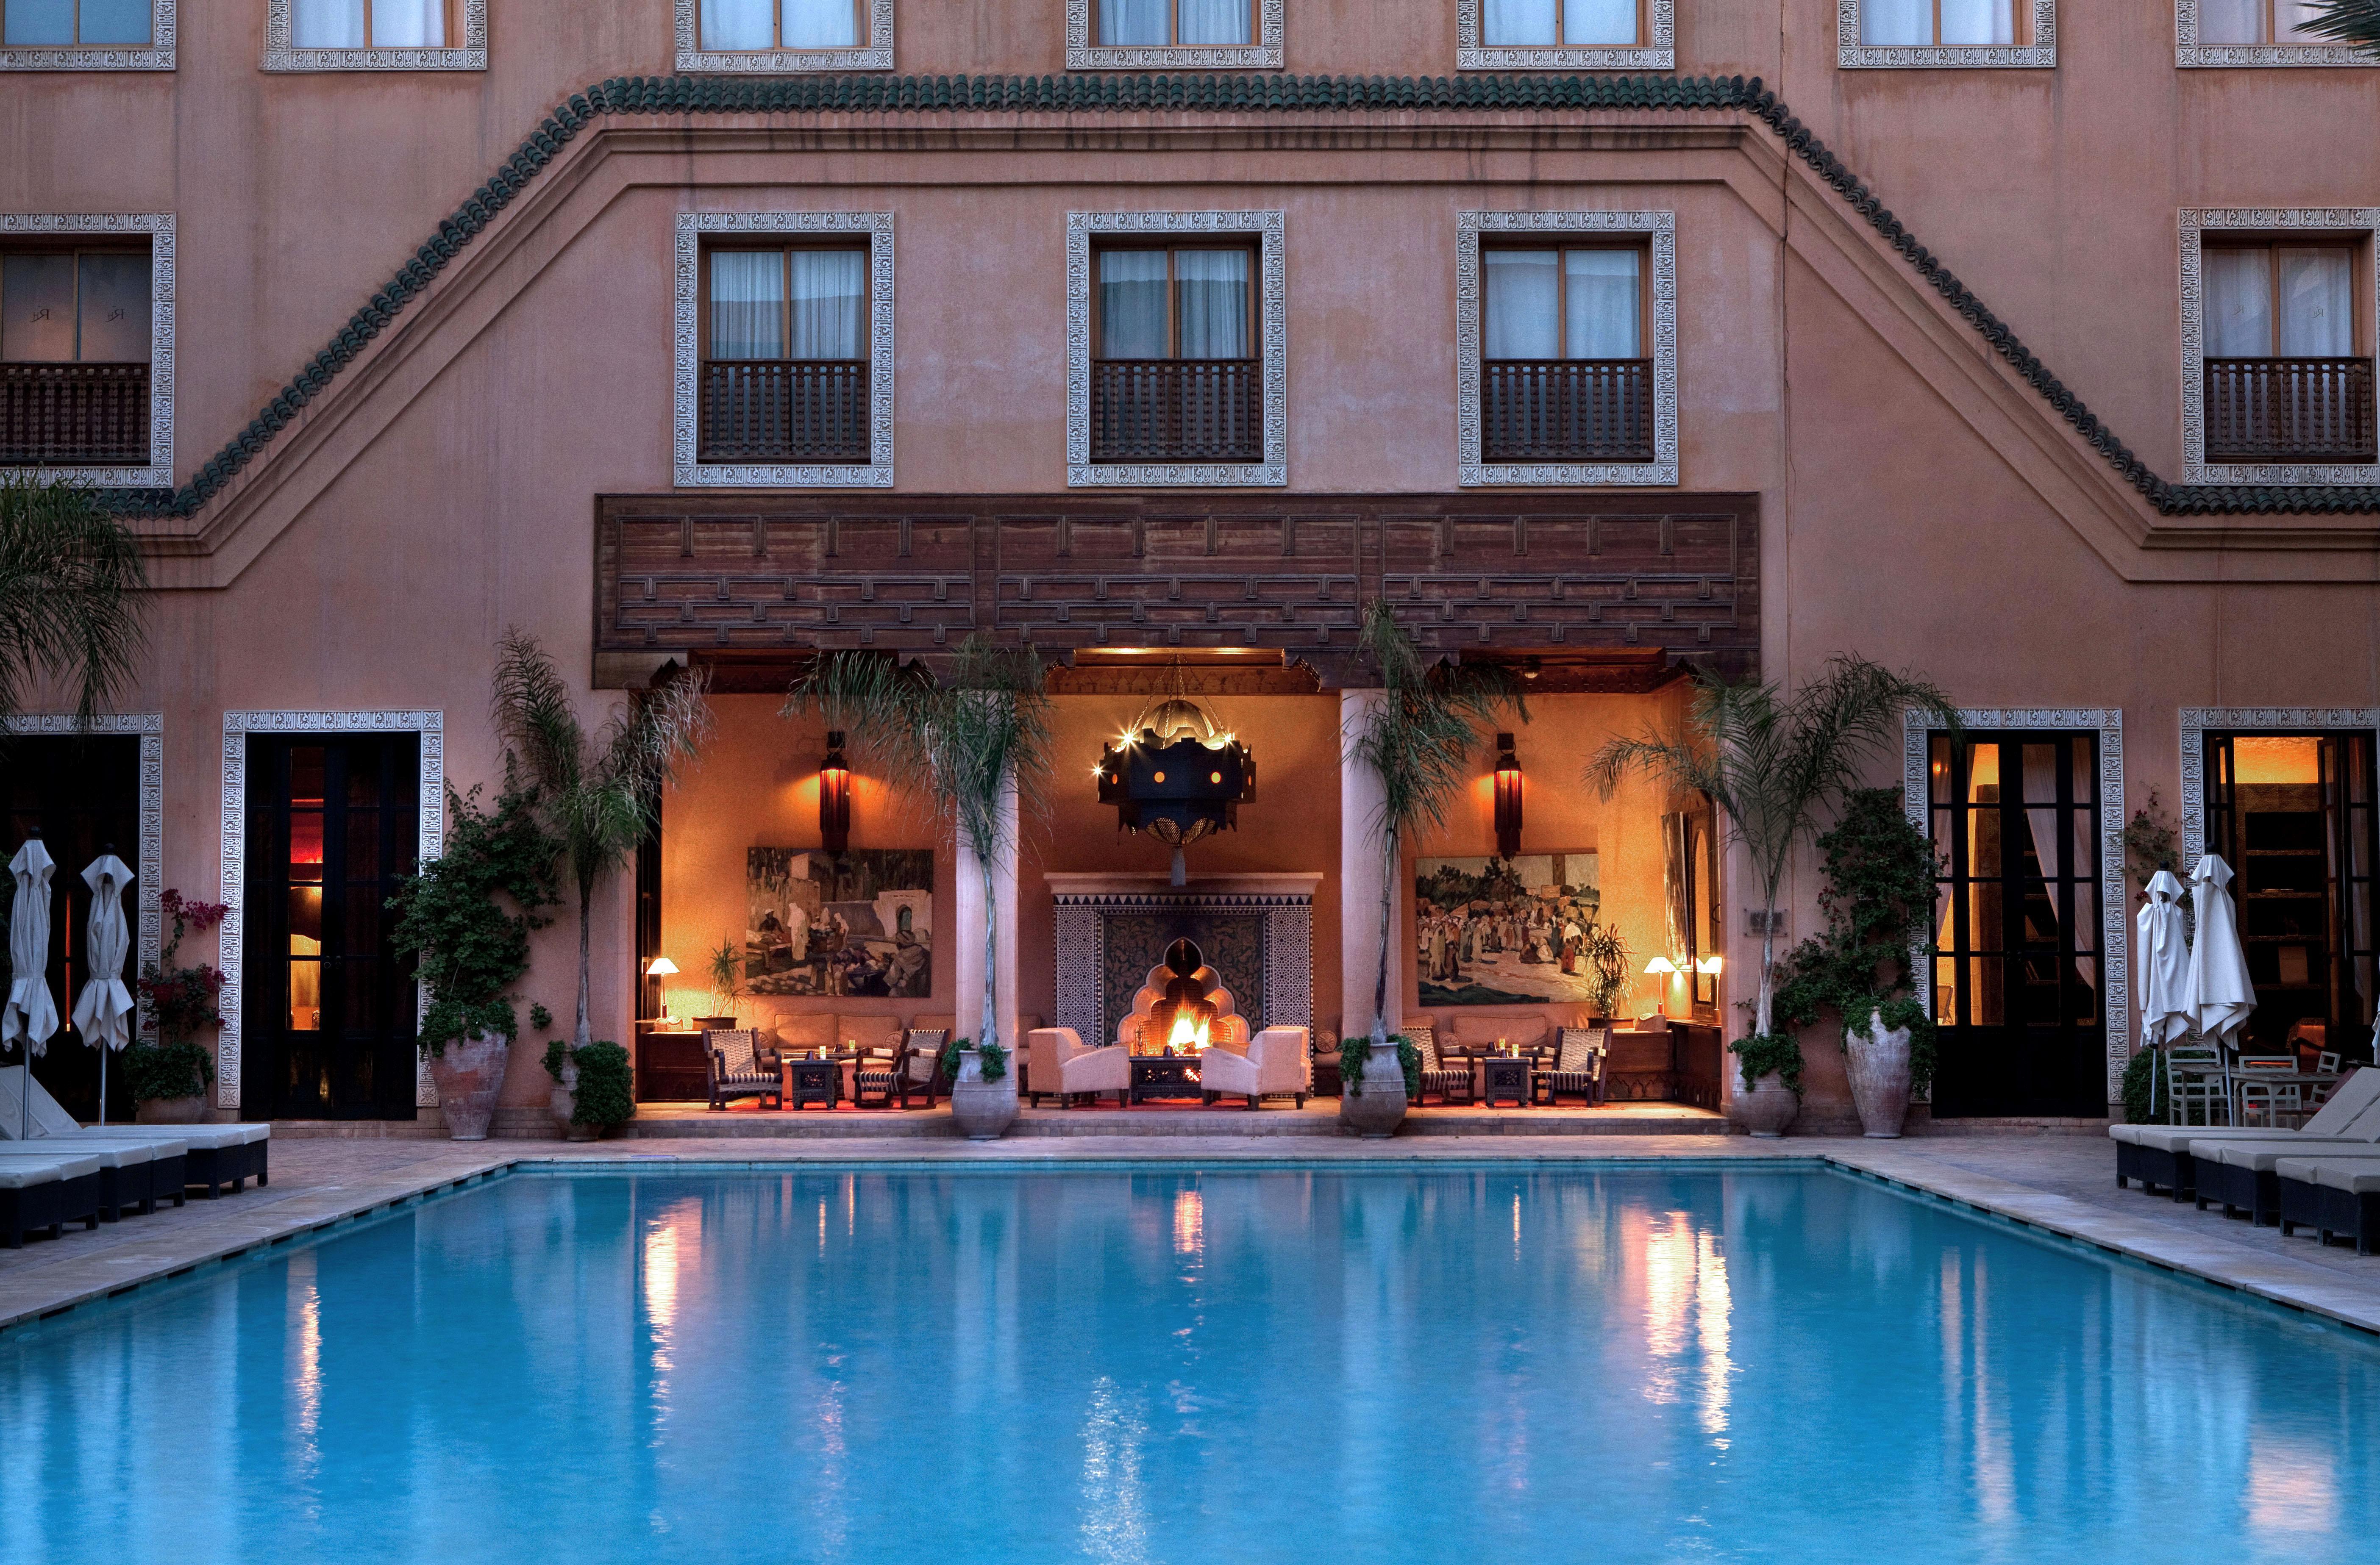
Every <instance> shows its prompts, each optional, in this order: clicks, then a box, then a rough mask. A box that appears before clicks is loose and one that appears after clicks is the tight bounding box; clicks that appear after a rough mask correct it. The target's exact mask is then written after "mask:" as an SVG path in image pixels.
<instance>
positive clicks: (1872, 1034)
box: [1843, 1010, 1909, 1141]
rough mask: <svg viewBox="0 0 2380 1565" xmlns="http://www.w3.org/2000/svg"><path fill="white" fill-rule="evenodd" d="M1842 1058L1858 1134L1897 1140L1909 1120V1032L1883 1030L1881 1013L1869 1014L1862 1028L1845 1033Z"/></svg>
mask: <svg viewBox="0 0 2380 1565" xmlns="http://www.w3.org/2000/svg"><path fill="white" fill-rule="evenodd" d="M1843 1054H1844V1062H1843V1063H1844V1071H1845V1074H1848V1075H1849V1076H1850V1077H1851V1082H1852V1103H1853V1104H1855V1105H1856V1106H1857V1107H1858V1109H1859V1117H1860V1129H1861V1131H1862V1132H1863V1133H1864V1134H1866V1135H1868V1136H1870V1137H1872V1138H1874V1139H1875V1140H1877V1141H1893V1140H1898V1139H1899V1138H1900V1129H1901V1126H1902V1125H1903V1124H1904V1123H1905V1122H1907V1121H1908V1119H1909V1029H1908V1028H1907V1027H1888V1026H1886V1025H1884V1014H1883V1013H1881V1012H1879V1011H1875V1010H1871V1011H1869V1013H1868V1016H1867V1025H1866V1026H1865V1027H1864V1028H1863V1029H1861V1030H1859V1031H1856V1032H1853V1031H1849V1030H1846V1032H1845V1033H1844V1035H1843Z"/></svg>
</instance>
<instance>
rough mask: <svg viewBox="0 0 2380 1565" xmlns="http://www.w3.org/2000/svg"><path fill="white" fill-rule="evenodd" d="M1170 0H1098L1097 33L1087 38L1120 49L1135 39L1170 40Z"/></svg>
mask: <svg viewBox="0 0 2380 1565" xmlns="http://www.w3.org/2000/svg"><path fill="white" fill-rule="evenodd" d="M1171 8H1172V7H1171V5H1170V0H1099V36H1098V37H1097V38H1095V39H1093V40H1092V41H1091V42H1094V43H1096V44H1098V45H1099V46H1100V47H1101V48H1107V49H1121V48H1125V47H1128V46H1130V45H1132V44H1135V43H1171V42H1173V40H1172V37H1171V36H1170V32H1171V22H1170V19H1169V18H1168V16H1167V12H1168V11H1169V10H1170V9H1171Z"/></svg>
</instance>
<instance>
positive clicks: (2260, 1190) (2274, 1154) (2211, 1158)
mask: <svg viewBox="0 0 2380 1565" xmlns="http://www.w3.org/2000/svg"><path fill="white" fill-rule="evenodd" d="M2374 1113H2380V1110H2369V1111H2367V1113H2366V1117H2365V1121H2359V1122H2358V1123H2359V1124H2362V1123H2364V1122H2366V1121H2369V1120H2370V1117H2371V1115H2372V1114H2374ZM2372 1128H2373V1130H2374V1133H2375V1134H2374V1135H2372V1136H2368V1137H2366V1138H2364V1139H2363V1140H2361V1141H2338V1142H2331V1143H2326V1144H2325V1145H2324V1146H2319V1147H2314V1146H2306V1145H2305V1144H2304V1143H2302V1142H2291V1141H2287V1140H2278V1141H2200V1142H2193V1143H2192V1146H2191V1148H2190V1155H2191V1157H2192V1160H2193V1161H2194V1162H2195V1163H2196V1165H2197V1170H2196V1171H2197V1176H2198V1187H2197V1193H2196V1199H2197V1202H2198V1209H2199V1210H2200V1211H2202V1212H2203V1211H2204V1210H2205V1209H2206V1204H2207V1203H2208V1202H2210V1201H2219V1202H2221V1203H2222V1205H2223V1215H2224V1216H2225V1217H2229V1216H2231V1215H2232V1214H2233V1213H2234V1212H2237V1211H2240V1210H2241V1209H2243V1208H2244V1209H2245V1210H2246V1211H2247V1213H2248V1220H2249V1222H2250V1223H2251V1224H2253V1226H2255V1227H2257V1228H2263V1227H2265V1225H2266V1224H2268V1223H2275V1222H2278V1221H2279V1220H2280V1218H2281V1187H2280V1165H2281V1163H2282V1161H2283V1160H2284V1159H2295V1158H2327V1159H2338V1160H2351V1161H2355V1162H2362V1161H2364V1160H2366V1159H2373V1160H2375V1161H2380V1124H2374V1125H2373V1126H2372Z"/></svg>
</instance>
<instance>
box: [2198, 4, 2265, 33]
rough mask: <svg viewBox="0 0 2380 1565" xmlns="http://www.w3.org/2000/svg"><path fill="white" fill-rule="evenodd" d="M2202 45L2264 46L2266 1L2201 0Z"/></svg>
mask: <svg viewBox="0 0 2380 1565" xmlns="http://www.w3.org/2000/svg"><path fill="white" fill-rule="evenodd" d="M2198 41H2199V42H2201V43H2262V42H2264V41H2265V0H2198Z"/></svg>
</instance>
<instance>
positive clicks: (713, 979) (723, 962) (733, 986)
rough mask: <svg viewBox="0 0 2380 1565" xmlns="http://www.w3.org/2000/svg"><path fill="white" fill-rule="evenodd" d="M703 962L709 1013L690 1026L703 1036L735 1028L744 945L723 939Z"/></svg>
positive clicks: (742, 978) (699, 1017)
mask: <svg viewBox="0 0 2380 1565" xmlns="http://www.w3.org/2000/svg"><path fill="white" fill-rule="evenodd" d="M704 960H705V962H706V963H707V964H708V966H707V968H706V971H707V973H708V974H709V977H710V1015H708V1016H697V1017H696V1018H695V1019H694V1025H696V1026H698V1027H699V1028H701V1029H702V1030H703V1031H705V1032H710V1031H713V1030H719V1031H724V1030H726V1029H727V1028H729V1027H733V1026H734V1025H735V1001H736V1000H737V999H738V998H740V997H741V996H742V995H743V993H744V942H743V941H742V940H737V939H736V938H735V937H734V936H733V935H729V936H726V937H724V938H722V940H720V942H719V943H718V944H717V945H715V946H713V947H711V948H710V953H709V955H708V956H706V957H705V958H704Z"/></svg>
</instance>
